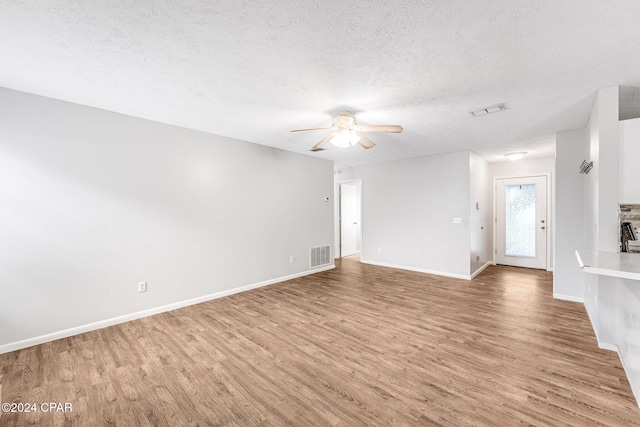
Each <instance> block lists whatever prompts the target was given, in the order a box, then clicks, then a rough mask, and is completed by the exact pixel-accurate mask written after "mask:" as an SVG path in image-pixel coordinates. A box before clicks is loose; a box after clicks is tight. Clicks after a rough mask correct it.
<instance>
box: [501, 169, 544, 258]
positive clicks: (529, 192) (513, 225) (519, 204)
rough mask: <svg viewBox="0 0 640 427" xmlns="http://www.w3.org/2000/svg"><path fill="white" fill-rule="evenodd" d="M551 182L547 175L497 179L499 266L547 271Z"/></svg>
mask: <svg viewBox="0 0 640 427" xmlns="http://www.w3.org/2000/svg"><path fill="white" fill-rule="evenodd" d="M548 182H549V177H548V176H546V175H539V176H525V177H515V178H496V180H495V186H494V188H495V200H496V203H495V214H494V217H495V225H496V228H495V230H496V232H495V235H494V236H495V237H494V238H495V251H494V262H495V263H496V264H502V265H512V266H516V267H527V268H537V269H547V267H548V250H549V248H548V239H549V238H550V236H549V223H548V218H549V215H548V204H549V201H548V199H547V194H548V191H547V185H548Z"/></svg>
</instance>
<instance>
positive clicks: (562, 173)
mask: <svg viewBox="0 0 640 427" xmlns="http://www.w3.org/2000/svg"><path fill="white" fill-rule="evenodd" d="M586 143H587V131H586V129H577V130H572V131H567V132H560V133H558V134H557V135H556V163H555V184H556V191H555V195H556V204H555V206H556V215H555V223H556V226H555V228H554V229H555V261H554V266H555V269H554V274H553V295H554V297H555V298H560V299H568V300H571V301H583V300H584V278H583V273H582V270H580V267H579V265H578V263H577V262H576V255H575V251H576V250H577V249H583V248H584V247H585V243H584V233H585V230H584V213H583V210H582V206H584V203H585V202H584V186H585V181H586V180H587V177H586V176H585V175H582V174H580V172H579V170H578V168H579V166H580V164H582V161H583V160H585V159H586V158H587V157H588V156H587V155H586V153H585V151H586Z"/></svg>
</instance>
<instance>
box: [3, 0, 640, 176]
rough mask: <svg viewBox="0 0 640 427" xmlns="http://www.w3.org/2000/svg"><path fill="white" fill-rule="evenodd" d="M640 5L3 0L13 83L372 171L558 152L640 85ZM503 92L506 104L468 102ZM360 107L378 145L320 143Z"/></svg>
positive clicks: (497, 0)
mask: <svg viewBox="0 0 640 427" xmlns="http://www.w3.org/2000/svg"><path fill="white" fill-rule="evenodd" d="M638 22H640V2H637V1H635V0H634V1H624V0H616V1H604V0H586V1H585V0H563V1H558V0H555V1H542V0H535V1H513V0H476V1H473V2H470V1H453V0H448V1H425V0H384V1H378V0H371V1H365V0H358V1H346V0H323V1H321V2H317V1H311V0H309V1H296V2H294V1H290V0H270V1H241V0H234V1H215V2H207V1H196V0H191V1H188V0H155V1H154V0H138V1H135V2H126V1H114V0H110V1H106V0H91V1H90V2H77V1H57V0H47V1H38V0H30V1H9V0H0V60H1V63H2V66H0V86H3V87H7V88H11V89H16V90H21V91H25V92H31V93H35V94H40V95H44V96H49V97H53V98H58V99H63V100H67V101H71V102H76V103H79V104H85V105H90V106H94V107H99V108H103V109H106V110H112V111H117V112H121V113H125V114H129V115H132V116H137V117H143V118H147V119H151V120H156V121H160V122H166V123H171V124H175V125H180V126H184V127H187V128H192V129H198V130H203V131H207V132H211V133H214V134H219V135H225V136H230V137H234V138H239V139H243V140H246V141H251V142H255V143H258V144H264V145H270V146H274V147H279V148H283V149H286V150H291V151H297V152H300V153H305V154H309V155H313V156H316V157H321V158H327V159H331V160H335V161H337V162H340V163H341V164H345V165H352V166H353V165H361V164H368V163H375V162H381V161H385V160H394V159H401V158H406V157H413V156H419V155H427V154H435V153H442V152H450V151H458V150H474V151H476V152H478V153H479V154H481V155H483V156H485V158H487V159H488V160H489V161H496V160H501V154H502V153H505V152H508V151H519V150H526V151H529V152H530V153H531V154H530V155H531V156H541V155H549V154H552V153H553V147H552V144H551V142H553V140H554V133H555V132H557V131H561V130H568V129H574V128H578V127H583V126H585V124H586V122H587V120H588V115H589V111H590V109H591V104H592V101H593V99H594V94H595V91H596V90H597V89H599V88H602V87H607V86H612V85H625V86H631V87H635V86H640V25H638ZM501 102H502V103H505V105H506V107H507V109H506V110H505V111H502V112H499V113H496V114H492V115H486V116H481V117H474V116H472V115H471V114H470V113H469V112H470V111H472V110H475V109H478V108H482V107H486V106H489V105H492V104H497V103H501ZM342 109H350V110H352V111H354V112H356V113H357V118H358V120H359V122H360V123H363V124H400V125H402V126H403V127H404V129H405V131H404V132H403V133H402V134H399V135H389V134H369V135H368V136H370V139H372V140H373V141H374V142H375V143H376V144H377V146H376V148H374V149H372V150H368V151H365V150H362V149H361V148H360V147H352V148H350V149H339V148H336V147H333V146H331V147H330V148H329V149H328V150H326V151H322V152H319V153H310V152H309V151H308V149H309V148H310V147H311V146H312V145H313V144H314V143H315V142H317V141H319V140H320V139H321V138H322V137H323V136H324V135H325V134H323V133H321V132H317V133H306V134H291V133H289V130H291V129H296V128H303V127H319V126H328V125H329V124H330V121H331V118H332V117H333V116H334V115H335V113H336V112H337V111H339V110H342Z"/></svg>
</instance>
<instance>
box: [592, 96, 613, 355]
mask: <svg viewBox="0 0 640 427" xmlns="http://www.w3.org/2000/svg"><path fill="white" fill-rule="evenodd" d="M618 92H619V91H618V87H617V86H614V87H610V88H606V89H601V90H599V91H598V96H597V97H596V100H595V102H594V106H593V109H592V112H591V117H590V119H589V126H588V132H589V141H588V147H589V159H587V160H591V161H593V169H592V170H591V172H590V173H589V174H588V176H587V181H586V182H585V184H586V185H585V245H586V246H587V249H590V250H596V251H604V252H619V249H620V247H619V231H618V230H619V219H618V203H619V202H620V133H619V122H618V102H619V101H618ZM616 289H617V286H616V279H614V278H612V277H606V276H597V275H592V274H586V275H585V287H584V299H585V306H586V308H587V312H588V313H589V317H590V318H591V321H592V323H593V327H594V330H595V333H596V336H597V337H598V341H599V343H600V345H601V346H604V347H607V348H609V347H612V346H613V345H615V342H616V329H615V322H616V320H615V319H616Z"/></svg>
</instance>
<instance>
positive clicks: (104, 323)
mask: <svg viewBox="0 0 640 427" xmlns="http://www.w3.org/2000/svg"><path fill="white" fill-rule="evenodd" d="M334 268H336V266H335V264H331V265H327V266H325V267H320V268H314V269H313V270H307V271H303V272H301V273H295V274H290V275H288V276H283V277H278V278H276V279H271V280H265V281H263V282H258V283H253V284H250V285H245V286H240V287H238V288H233V289H228V290H225V291H220V292H216V293H213V294H209V295H203V296H201V297H197V298H191V299H188V300H184V301H179V302H175V303H172V304H167V305H163V306H160V307H155V308H150V309H148V310H142V311H137V312H135V313H130V314H125V315H123V316H118V317H113V318H111V319H105V320H100V321H98V322H93V323H88V324H86V325H80V326H76V327H73V328H69V329H64V330H62V331H57V332H52V333H50V334H46V335H40V336H37V337H33V338H27V339H25V340H21V341H16V342H12V343H8V344H4V345H1V346H0V354H3V353H8V352H10V351H16V350H20V349H23V348H27V347H31V346H34V345H38V344H43V343H46V342H50V341H55V340H58V339H61V338H67V337H70V336H73V335H78V334H82V333H85V332H89V331H95V330H96V329H102V328H106V327H108V326H113V325H117V324H119V323H124V322H129V321H131V320H136V319H140V318H142V317H148V316H152V315H154V314H159V313H164V312H166V311H171V310H176V309H178V308H183V307H187V306H190V305H194V304H199V303H201V302H205V301H210V300H213V299H217V298H222V297H226V296H229V295H233V294H237V293H240V292H245V291H249V290H251V289H256V288H261V287H263V286H268V285H273V284H274V283H280V282H284V281H287V280H291V279H296V278H298V277H302V276H308V275H310V274H315V273H319V272H321V271H326V270H331V269H334Z"/></svg>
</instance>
